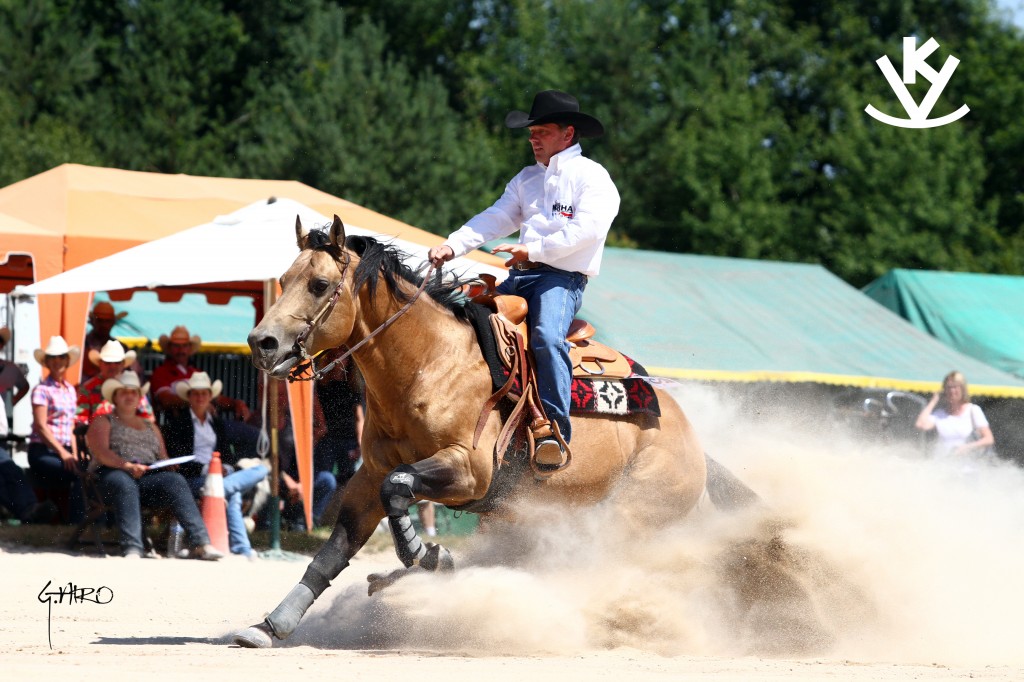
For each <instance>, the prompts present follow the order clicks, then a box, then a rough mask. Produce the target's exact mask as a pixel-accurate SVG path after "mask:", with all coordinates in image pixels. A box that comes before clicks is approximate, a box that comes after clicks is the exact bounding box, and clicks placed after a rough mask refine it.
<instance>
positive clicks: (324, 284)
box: [310, 279, 331, 296]
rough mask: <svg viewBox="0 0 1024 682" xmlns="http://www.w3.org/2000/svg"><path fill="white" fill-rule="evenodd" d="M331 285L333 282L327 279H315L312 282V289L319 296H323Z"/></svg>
mask: <svg viewBox="0 0 1024 682" xmlns="http://www.w3.org/2000/svg"><path fill="white" fill-rule="evenodd" d="M329 286H331V283H330V282H328V281H327V280H326V279H315V280H313V281H312V282H311V283H310V289H311V290H312V292H313V293H314V294H316V295H317V296H323V294H324V293H325V292H326V291H327V288H328V287H329Z"/></svg>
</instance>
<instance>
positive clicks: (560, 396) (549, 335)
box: [497, 265, 587, 443]
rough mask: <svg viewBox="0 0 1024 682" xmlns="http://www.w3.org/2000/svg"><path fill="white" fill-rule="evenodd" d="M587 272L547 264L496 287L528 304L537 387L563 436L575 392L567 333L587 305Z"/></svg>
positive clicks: (516, 272) (568, 434) (512, 274)
mask: <svg viewBox="0 0 1024 682" xmlns="http://www.w3.org/2000/svg"><path fill="white" fill-rule="evenodd" d="M586 288H587V276H586V275H583V274H580V273H578V272H567V271H565V270H558V269H556V268H552V267H549V266H546V265H545V266H541V267H539V268H536V269H534V270H510V271H509V276H508V279H506V280H505V281H504V282H502V283H501V284H500V285H499V286H498V290H497V291H498V293H499V294H515V295H516V296H522V297H523V298H525V299H526V304H527V305H528V306H529V313H528V314H527V318H526V321H527V324H528V325H529V328H530V348H531V349H532V351H533V358H534V361H535V364H536V371H537V390H538V392H539V393H540V402H541V403H542V404H543V406H544V412H545V413H547V416H548V419H550V420H551V421H553V422H556V423H557V424H558V430H559V431H560V432H561V434H562V438H564V439H565V442H566V443H568V442H569V439H570V438H571V437H572V427H571V425H570V423H569V403H570V394H571V392H572V360H570V359H569V343H568V342H567V341H566V340H565V335H566V334H567V333H568V332H569V325H570V324H572V320H573V318H574V317H576V313H578V312H579V310H580V306H581V305H583V290H584V289H586Z"/></svg>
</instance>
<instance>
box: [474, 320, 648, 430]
mask: <svg viewBox="0 0 1024 682" xmlns="http://www.w3.org/2000/svg"><path fill="white" fill-rule="evenodd" d="M466 312H467V313H468V317H469V320H470V322H471V323H472V324H473V328H474V329H475V330H476V335H477V341H478V342H479V344H480V350H481V351H482V352H483V355H484V358H485V359H486V360H487V366H488V367H489V369H490V372H491V383H492V384H493V385H494V389H495V390H497V389H498V388H500V387H502V386H504V385H505V382H506V381H507V380H508V377H509V374H510V372H509V371H508V370H507V369H506V368H505V365H504V363H502V361H501V358H500V356H499V351H498V346H497V340H496V339H495V336H494V330H493V329H492V327H491V323H490V316H491V314H492V312H491V310H489V309H487V308H486V307H484V306H481V305H478V304H476V303H470V304H468V305H467V306H466ZM622 357H623V358H624V359H625V360H626V362H628V363H629V368H630V370H631V372H630V374H629V376H627V377H625V378H622V379H600V378H584V377H580V376H574V377H573V381H572V404H571V406H570V412H572V413H574V414H588V413H589V414H618V415H626V414H650V415H652V416H655V417H660V416H661V407H660V406H659V405H658V396H657V395H656V394H655V392H654V388H653V387H652V386H651V384H650V383H649V382H648V381H647V378H648V376H649V375H648V374H647V370H645V369H644V367H643V366H642V365H641V364H640V363H638V362H636V361H635V360H633V359H632V358H629V357H627V356H625V355H622ZM509 393H510V394H511V395H512V397H513V398H518V397H519V396H520V395H521V394H522V387H521V386H520V385H519V381H518V379H517V380H516V382H515V383H514V384H513V385H512V388H511V390H510V391H509Z"/></svg>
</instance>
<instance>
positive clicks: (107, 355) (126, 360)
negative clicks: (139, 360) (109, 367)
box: [89, 339, 135, 367]
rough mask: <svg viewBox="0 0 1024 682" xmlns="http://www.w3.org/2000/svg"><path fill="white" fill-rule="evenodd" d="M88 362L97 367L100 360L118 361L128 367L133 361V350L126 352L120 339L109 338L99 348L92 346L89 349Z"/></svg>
mask: <svg viewBox="0 0 1024 682" xmlns="http://www.w3.org/2000/svg"><path fill="white" fill-rule="evenodd" d="M89 362H91V363H92V364H94V365H96V366H97V367H99V365H100V363H101V362H120V363H122V364H123V365H124V366H125V367H130V366H131V364H132V363H133V362H135V351H133V350H130V351H128V352H127V353H126V352H125V350H124V346H122V345H121V342H120V341H114V340H113V339H111V340H110V341H107V342H106V343H105V344H103V347H102V348H100V349H99V350H96V349H95V348H93V349H92V350H90V351H89Z"/></svg>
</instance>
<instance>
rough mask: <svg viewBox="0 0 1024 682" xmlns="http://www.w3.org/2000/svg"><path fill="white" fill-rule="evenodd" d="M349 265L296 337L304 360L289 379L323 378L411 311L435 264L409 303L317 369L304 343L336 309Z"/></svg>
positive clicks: (430, 265) (428, 266)
mask: <svg viewBox="0 0 1024 682" xmlns="http://www.w3.org/2000/svg"><path fill="white" fill-rule="evenodd" d="M335 262H337V261H335ZM348 266H349V260H348V259H346V260H345V267H344V268H341V266H339V267H338V269H339V270H341V281H340V282H338V286H337V287H335V288H334V293H333V294H331V298H330V299H329V300H328V301H327V303H325V304H324V306H323V307H322V308H320V310H319V311H317V314H316V315H314V316H313V318H312V319H311V320H310V321H309V322H307V323H306V328H305V329H303V330H302V331H301V332H300V333H299V335H298V336H297V337H296V339H295V345H296V346H298V348H299V350H300V351H301V352H302V358H303V362H300V363H299V364H298V365H296V366H295V367H294V368H292V371H291V373H289V375H288V381H290V382H291V381H317V380H319V379H321V378H322V377H323V376H324V375H325V374H327V373H328V372H330V371H331V370H332V369H334V367H335V366H336V365H337V364H338V363H339V362H342V361H343V360H344V359H345V358H347V357H348V356H350V355H352V354H353V353H355V352H356V351H357V350H359V349H360V348H362V347H363V346H364V345H365V344H366V343H368V342H369V341H370V339H372V338H373V337H375V336H377V334H380V333H381V332H383V331H384V330H385V329H387V328H388V327H390V326H391V325H392V323H394V321H395V320H397V319H398V318H399V317H401V316H402V315H404V314H405V313H407V312H409V308H411V307H412V304H413V303H415V302H416V300H417V299H418V298H419V297H420V294H422V293H423V290H424V289H426V288H427V282H429V281H430V276H431V275H432V274H433V273H434V264H433V263H427V274H426V275H424V277H423V281H422V282H420V286H419V288H418V289H416V293H415V294H413V296H412V298H411V299H410V300H409V302H408V303H406V304H405V305H404V306H402V307H401V308H400V309H399V310H398V312H396V313H395V314H394V315H392V316H391V317H389V318H388V319H387V320H385V321H384V323H383V324H381V325H380V326H379V327H377V328H376V329H374V330H373V331H372V332H370V333H369V334H368V335H367V337H366V338H365V339H363V340H362V341H360V342H359V343H357V344H356V345H354V346H352V347H351V348H349V349H348V350H347V351H346V352H345V354H344V355H342V356H340V357H338V358H335V359H334V360H333V361H332V362H330V363H328V364H327V365H325V366H323V367H321V368H319V369H317V367H316V358H314V357H312V356H310V354H309V353H308V352H307V351H306V346H305V345H304V344H305V341H306V339H308V338H309V335H310V334H311V333H312V332H313V330H314V329H315V328H316V326H317V325H319V324H320V323H321V322H323V321H324V320H325V319H327V317H329V316H330V314H331V311H333V310H334V306H335V305H336V304H337V303H338V297H339V296H340V295H341V289H342V287H343V286H344V285H345V273H346V272H347V271H348ZM308 369H312V373H311V374H310V375H309V376H302V375H303V374H304V373H305V372H306V370H308Z"/></svg>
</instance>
